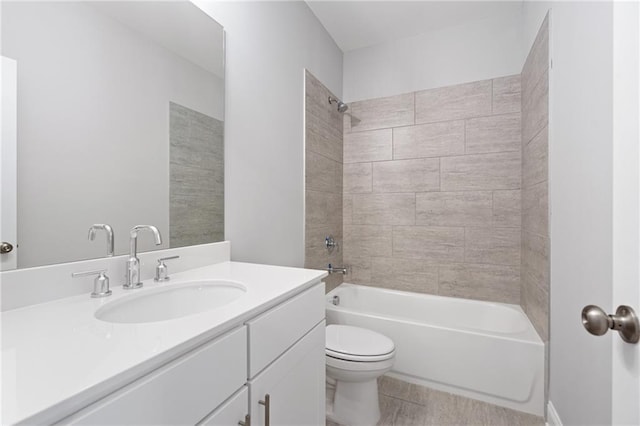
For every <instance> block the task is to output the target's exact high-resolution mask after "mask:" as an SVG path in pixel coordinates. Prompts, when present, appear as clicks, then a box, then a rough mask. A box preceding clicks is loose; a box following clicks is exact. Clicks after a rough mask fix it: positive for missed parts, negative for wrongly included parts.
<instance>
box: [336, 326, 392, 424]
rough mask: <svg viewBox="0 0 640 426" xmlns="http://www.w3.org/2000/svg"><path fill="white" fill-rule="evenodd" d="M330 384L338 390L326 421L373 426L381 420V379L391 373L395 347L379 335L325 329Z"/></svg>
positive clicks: (349, 329)
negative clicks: (379, 399)
mask: <svg viewBox="0 0 640 426" xmlns="http://www.w3.org/2000/svg"><path fill="white" fill-rule="evenodd" d="M325 359H326V363H327V382H328V384H329V386H335V395H334V397H333V401H329V402H328V406H327V419H328V420H331V421H333V422H336V423H339V424H341V425H349V426H352V425H358V426H373V425H375V424H376V423H378V420H380V407H379V404H378V381H377V379H378V377H380V376H381V375H383V374H384V373H386V372H387V371H389V370H391V367H392V366H393V362H394V359H395V344H394V343H393V340H391V339H389V338H388V337H387V336H384V335H382V334H380V333H377V332H375V331H372V330H368V329H365V328H360V327H353V326H350V325H337V324H332V325H328V326H327V327H326V346H325Z"/></svg>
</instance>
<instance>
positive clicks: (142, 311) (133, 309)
mask: <svg viewBox="0 0 640 426" xmlns="http://www.w3.org/2000/svg"><path fill="white" fill-rule="evenodd" d="M246 292H247V288H246V287H245V286H244V285H242V284H240V283H238V282H233V281H223V280H207V281H189V282H181V283H176V284H172V285H171V286H168V287H165V288H159V289H156V290H149V291H144V292H142V293H140V294H132V295H131V296H127V297H124V298H122V299H120V300H117V301H114V302H111V303H107V304H106V305H104V306H103V307H101V308H100V309H98V310H97V311H96V313H95V317H96V318H97V319H99V320H102V321H107V322H115V323H145V322H156V321H166V320H171V319H175V318H182V317H185V316H188V315H194V314H198V313H201V312H205V311H209V310H212V309H216V308H220V307H222V306H225V305H228V304H229V303H231V302H233V301H234V300H236V299H238V298H239V297H240V296H242V295H243V294H245V293H246Z"/></svg>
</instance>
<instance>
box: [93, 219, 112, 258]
mask: <svg viewBox="0 0 640 426" xmlns="http://www.w3.org/2000/svg"><path fill="white" fill-rule="evenodd" d="M97 230H104V232H105V234H106V236H107V257H111V256H113V228H111V226H109V225H107V224H106V223H94V224H93V225H91V227H90V228H89V235H88V238H89V241H93V240H94V239H95V238H96V231H97Z"/></svg>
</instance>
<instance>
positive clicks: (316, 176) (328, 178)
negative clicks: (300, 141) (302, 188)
mask: <svg viewBox="0 0 640 426" xmlns="http://www.w3.org/2000/svg"><path fill="white" fill-rule="evenodd" d="M305 169H306V177H305V185H306V189H310V190H314V191H326V192H335V193H340V192H341V190H342V164H341V163H339V162H337V161H334V160H331V159H329V158H327V157H325V156H323V155H320V154H316V153H315V152H313V151H309V150H307V152H306V168H305Z"/></svg>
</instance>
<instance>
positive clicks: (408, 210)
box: [352, 193, 416, 225]
mask: <svg viewBox="0 0 640 426" xmlns="http://www.w3.org/2000/svg"><path fill="white" fill-rule="evenodd" d="M352 209H353V210H352V215H353V216H352V221H353V223H354V224H359V225H413V224H414V223H415V221H416V197H415V195H414V194H413V193H410V194H355V195H353V207H352Z"/></svg>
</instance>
